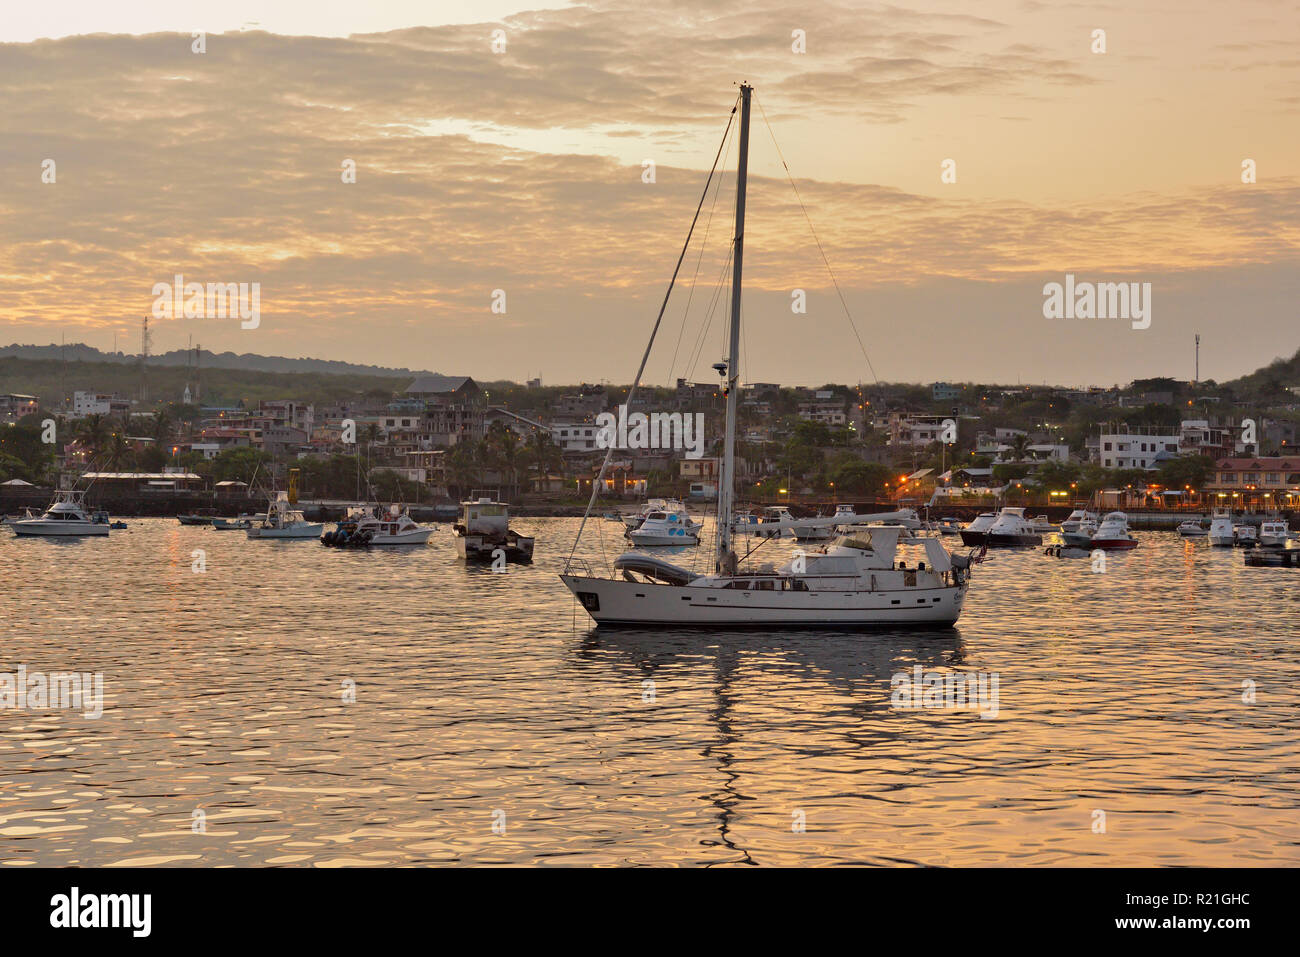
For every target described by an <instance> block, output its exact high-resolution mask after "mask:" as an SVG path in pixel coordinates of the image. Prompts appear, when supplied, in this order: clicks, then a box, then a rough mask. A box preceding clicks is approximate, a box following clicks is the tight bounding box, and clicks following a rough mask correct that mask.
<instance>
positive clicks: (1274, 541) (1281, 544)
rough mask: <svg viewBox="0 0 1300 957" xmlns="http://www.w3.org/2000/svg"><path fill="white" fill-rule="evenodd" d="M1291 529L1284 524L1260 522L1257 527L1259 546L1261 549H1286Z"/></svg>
mask: <svg viewBox="0 0 1300 957" xmlns="http://www.w3.org/2000/svg"><path fill="white" fill-rule="evenodd" d="M1290 537H1291V529H1290V528H1289V527H1288V526H1287V523H1286V522H1282V521H1274V522H1261V523H1260V526H1259V544H1260V546H1261V547H1263V548H1286V543H1287V539H1289V538H1290Z"/></svg>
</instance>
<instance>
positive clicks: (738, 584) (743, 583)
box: [722, 578, 749, 591]
mask: <svg viewBox="0 0 1300 957" xmlns="http://www.w3.org/2000/svg"><path fill="white" fill-rule="evenodd" d="M722 587H723V588H733V589H735V590H736V591H745V590H747V589H748V588H749V580H748V579H740V578H738V579H734V580H733V581H729V582H727V583H726V584H725V585H723V586H722Z"/></svg>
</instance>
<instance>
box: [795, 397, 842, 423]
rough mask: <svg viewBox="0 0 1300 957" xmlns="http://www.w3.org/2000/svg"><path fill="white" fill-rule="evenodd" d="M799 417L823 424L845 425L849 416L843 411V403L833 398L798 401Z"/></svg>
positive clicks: (806, 420)
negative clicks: (828, 399) (816, 400)
mask: <svg viewBox="0 0 1300 957" xmlns="http://www.w3.org/2000/svg"><path fill="white" fill-rule="evenodd" d="M829 394H830V393H828V395H829ZM799 418H801V419H803V420H804V421H805V422H821V423H823V424H825V425H835V426H842V425H845V424H846V423H847V422H848V421H849V417H848V415H847V413H845V411H844V403H843V402H835V401H833V400H830V401H819V402H800V403H799Z"/></svg>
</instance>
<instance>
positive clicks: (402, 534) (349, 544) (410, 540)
mask: <svg viewBox="0 0 1300 957" xmlns="http://www.w3.org/2000/svg"><path fill="white" fill-rule="evenodd" d="M432 534H433V529H432V528H426V527H424V526H422V525H419V524H417V523H416V522H415V520H414V519H412V518H411V516H410V515H409V514H408V513H407V511H406V509H404V508H401V507H400V506H396V505H394V506H392V507H391V508H389V509H387V510H385V509H383V508H381V507H379V506H375V507H373V508H357V509H352V510H351V511H350V512H349V513H348V515H347V517H345V518H344V519H343V521H341V522H339V523H338V524H337V525H336V526H335V527H334V530H333V531H332V532H326V533H325V534H323V535H322V536H321V537H320V540H321V544H322V545H326V546H328V547H331V548H368V547H370V546H385V545H427V544H428V542H429V536H430V535H432Z"/></svg>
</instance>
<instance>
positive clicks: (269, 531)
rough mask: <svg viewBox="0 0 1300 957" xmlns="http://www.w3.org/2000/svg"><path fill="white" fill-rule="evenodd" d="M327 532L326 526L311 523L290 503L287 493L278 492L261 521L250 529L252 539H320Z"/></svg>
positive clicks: (249, 533)
mask: <svg viewBox="0 0 1300 957" xmlns="http://www.w3.org/2000/svg"><path fill="white" fill-rule="evenodd" d="M323 531H325V526H324V524H322V523H320V522H309V521H307V519H306V518H304V517H303V514H302V512H300V511H298V510H297V509H296V508H294V507H293V506H292V504H291V503H290V502H289V495H288V493H287V492H276V494H275V499H274V501H272V502H271V504H270V505H269V506H268V507H267V509H266V514H265V515H264V516H262V518H261V520H260V521H259V522H257V523H255V524H253V525H250V526H249V527H248V533H247V534H248V537H249V538H250V539H252V538H257V539H283V540H294V539H299V540H300V539H308V538H320V536H321V533H322V532H323Z"/></svg>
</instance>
